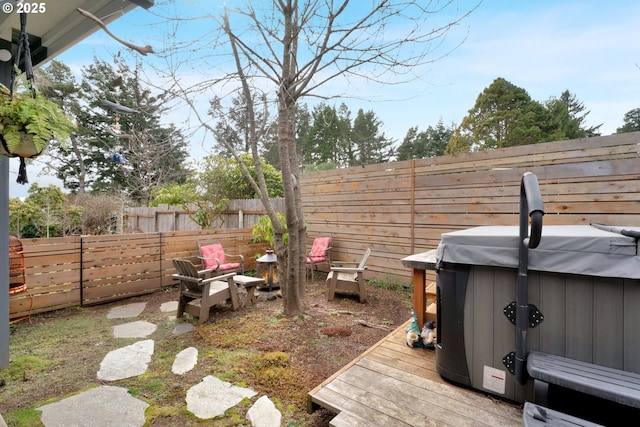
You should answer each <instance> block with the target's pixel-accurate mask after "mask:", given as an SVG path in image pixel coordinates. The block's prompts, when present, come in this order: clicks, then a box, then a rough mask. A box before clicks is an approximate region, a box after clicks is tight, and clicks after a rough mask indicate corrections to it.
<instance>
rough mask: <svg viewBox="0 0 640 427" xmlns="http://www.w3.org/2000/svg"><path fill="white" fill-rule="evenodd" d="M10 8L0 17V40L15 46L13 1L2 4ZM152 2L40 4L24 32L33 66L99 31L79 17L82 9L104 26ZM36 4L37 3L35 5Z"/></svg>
mask: <svg viewBox="0 0 640 427" xmlns="http://www.w3.org/2000/svg"><path fill="white" fill-rule="evenodd" d="M2 3H3V4H5V3H8V4H12V5H13V8H12V9H13V11H12V12H11V13H6V12H3V13H1V14H0V39H2V40H3V41H4V43H6V42H11V43H12V44H13V45H14V49H15V45H16V43H17V40H18V35H19V31H20V15H19V14H18V13H16V11H17V10H18V7H17V6H16V3H18V2H16V1H3V2H2ZM153 3H154V2H153V0H120V1H113V0H97V1H96V0H94V1H90V0H65V1H57V2H55V4H54V2H47V3H45V2H42V3H39V4H43V5H44V6H45V8H46V11H45V12H44V13H29V14H27V31H28V33H29V41H30V44H31V53H32V56H33V65H34V66H37V65H38V64H43V63H45V62H46V61H48V60H50V59H52V58H54V57H56V56H58V55H59V54H61V53H62V52H64V51H65V50H67V49H69V48H70V47H72V46H74V45H75V44H77V43H79V42H80V41H82V40H83V39H85V38H86V37H88V36H90V35H91V34H93V33H95V32H96V31H98V30H99V29H100V27H99V25H98V24H97V23H96V22H94V21H92V20H91V19H88V18H87V17H85V16H83V15H81V14H80V13H79V12H78V11H77V9H78V8H81V9H84V10H86V11H87V12H90V13H91V14H93V15H94V16H97V17H98V18H100V19H101V20H102V21H103V22H104V23H105V24H109V23H110V22H113V21H115V20H116V19H118V18H119V17H121V16H123V15H124V14H126V13H127V12H130V11H131V10H133V9H134V8H136V7H137V6H141V7H143V8H145V9H148V8H150V7H151V6H153ZM37 4H38V3H37Z"/></svg>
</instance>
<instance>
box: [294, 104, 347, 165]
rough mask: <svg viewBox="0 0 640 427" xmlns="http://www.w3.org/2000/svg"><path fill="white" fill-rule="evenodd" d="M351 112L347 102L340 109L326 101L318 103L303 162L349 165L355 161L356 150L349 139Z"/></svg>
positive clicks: (313, 113) (312, 114) (314, 111)
mask: <svg viewBox="0 0 640 427" xmlns="http://www.w3.org/2000/svg"><path fill="white" fill-rule="evenodd" d="M349 115H350V112H349V109H348V108H347V106H346V105H345V104H342V105H341V106H340V109H339V110H336V109H335V107H330V106H328V105H327V104H325V103H321V104H319V105H316V106H315V107H314V109H313V112H312V113H311V117H312V125H311V128H310V129H309V139H308V145H307V150H306V151H305V157H304V158H303V163H306V164H319V163H327V162H330V163H335V164H340V165H348V164H349V161H350V160H352V161H355V151H354V150H353V147H351V144H350V141H349V131H350V129H351V120H350V118H349Z"/></svg>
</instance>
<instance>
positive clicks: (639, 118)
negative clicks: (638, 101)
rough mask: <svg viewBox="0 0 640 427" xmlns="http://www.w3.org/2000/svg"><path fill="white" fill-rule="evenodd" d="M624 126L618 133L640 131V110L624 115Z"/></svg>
mask: <svg viewBox="0 0 640 427" xmlns="http://www.w3.org/2000/svg"><path fill="white" fill-rule="evenodd" d="M623 123H624V124H623V125H622V126H621V127H619V128H618V129H617V130H616V133H625V132H637V131H640V108H634V109H633V110H631V111H628V112H627V113H626V114H625V115H624V121H623Z"/></svg>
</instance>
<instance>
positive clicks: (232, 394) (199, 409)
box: [187, 375, 257, 419]
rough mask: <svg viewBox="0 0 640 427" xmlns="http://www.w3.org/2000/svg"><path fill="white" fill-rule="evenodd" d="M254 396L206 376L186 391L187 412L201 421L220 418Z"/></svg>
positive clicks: (248, 391)
mask: <svg viewBox="0 0 640 427" xmlns="http://www.w3.org/2000/svg"><path fill="white" fill-rule="evenodd" d="M256 394H257V393H256V392H255V391H253V390H250V389H248V388H244V387H238V386H235V385H233V384H231V383H228V382H226V381H222V380H221V379H219V378H216V377H214V376H211V375H208V376H206V377H204V378H203V379H202V382H200V384H197V385H194V386H193V387H191V388H190V389H189V390H187V410H188V411H189V412H191V413H192V414H193V415H195V416H196V417H198V418H202V419H209V418H215V417H220V416H222V415H224V413H225V412H226V411H227V409H229V408H232V407H234V406H236V405H237V404H238V403H240V402H241V401H242V399H244V398H252V397H253V396H255V395H256Z"/></svg>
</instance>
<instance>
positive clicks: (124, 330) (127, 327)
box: [112, 320, 158, 338]
mask: <svg viewBox="0 0 640 427" xmlns="http://www.w3.org/2000/svg"><path fill="white" fill-rule="evenodd" d="M157 328H158V327H157V326H156V325H154V324H153V323H149V322H145V321H144V320H136V321H135V322H129V323H123V324H122V325H115V326H112V329H113V336H114V337H116V338H145V337H148V336H149V335H151V334H152V333H154V332H155V331H156V329H157Z"/></svg>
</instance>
